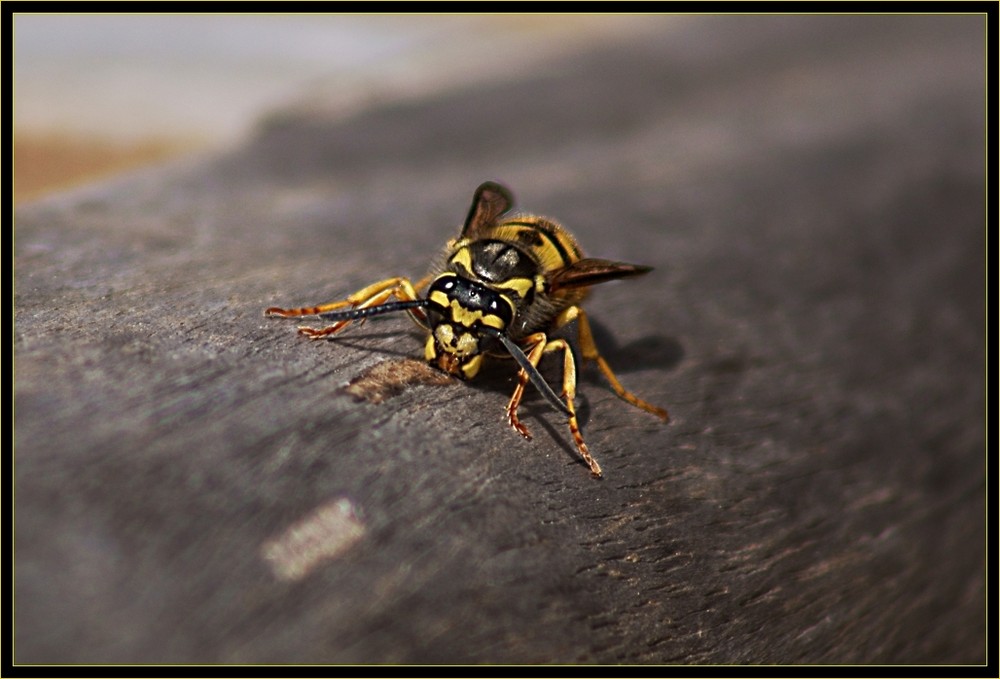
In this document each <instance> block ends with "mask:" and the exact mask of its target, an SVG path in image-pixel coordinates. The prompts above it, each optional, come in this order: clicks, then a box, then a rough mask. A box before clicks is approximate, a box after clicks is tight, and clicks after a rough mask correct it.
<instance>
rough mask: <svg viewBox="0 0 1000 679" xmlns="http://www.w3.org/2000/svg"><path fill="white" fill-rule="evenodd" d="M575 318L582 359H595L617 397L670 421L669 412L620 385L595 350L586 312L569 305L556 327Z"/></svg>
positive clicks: (606, 363)
mask: <svg viewBox="0 0 1000 679" xmlns="http://www.w3.org/2000/svg"><path fill="white" fill-rule="evenodd" d="M574 319H576V327H577V337H578V338H579V342H580V352H581V353H582V354H583V360H584V361H596V362H597V367H598V368H599V369H600V370H601V373H602V374H603V375H604V377H605V379H607V381H608V383H609V384H611V388H612V389H614V392H615V393H616V394H618V397H619V398H621V399H622V400H623V401H625V402H627V403H631V404H632V405H634V406H635V407H636V408H641V409H642V410H645V411H646V412H647V413H652V414H653V415H656V416H657V417H658V418H660V419H661V420H663V421H664V422H669V421H670V414H669V413H668V412H667V411H666V410H664V409H663V408H658V407H656V406H654V405H653V404H652V403H648V402H646V401H644V400H642V399H641V398H639V397H638V396H636V395H635V394H633V393H632V392H630V391H628V390H627V389H626V388H625V387H623V386H622V384H621V382H619V381H618V378H617V377H615V373H614V372H613V371H612V370H611V366H610V365H608V362H607V361H605V360H604V357H603V356H601V354H600V352H599V351H598V350H597V344H595V343H594V334H593V333H592V332H591V330H590V321H589V320H587V314H585V313H584V312H583V309H581V308H580V307H578V306H571V307H569V308H567V309H566V310H565V311H563V312H562V313H561V314H560V315H559V318H558V319H556V327H561V326H563V325H565V324H567V323H569V322H570V321H572V320H574Z"/></svg>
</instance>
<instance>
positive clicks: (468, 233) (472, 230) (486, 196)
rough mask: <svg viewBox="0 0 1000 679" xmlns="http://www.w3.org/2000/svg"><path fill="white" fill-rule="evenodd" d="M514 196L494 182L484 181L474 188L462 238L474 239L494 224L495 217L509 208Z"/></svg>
mask: <svg viewBox="0 0 1000 679" xmlns="http://www.w3.org/2000/svg"><path fill="white" fill-rule="evenodd" d="M513 205H514V196H512V195H511V193H510V190H509V189H507V187H505V186H501V185H500V184H497V183H496V182H484V183H482V184H480V185H479V188H478V189H476V194H475V196H473V198H472V207H471V208H469V216H468V217H466V218H465V226H463V227H462V238H469V239H476V238H479V237H481V236H482V235H483V234H484V233H485V232H486V231H487V230H488V229H490V228H491V227H492V226H494V225H495V224H496V221H497V217H499V216H500V215H502V214H503V213H505V212H507V211H508V210H510V208H511V207H513Z"/></svg>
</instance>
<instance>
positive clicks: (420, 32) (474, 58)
mask: <svg viewBox="0 0 1000 679" xmlns="http://www.w3.org/2000/svg"><path fill="white" fill-rule="evenodd" d="M677 20H678V17H676V16H670V15H654V16H640V15H590V14H572V15H516V14H510V15H505V14H501V15H486V14H471V15H397V16H369V15H359V14H350V15H337V14H316V15H306V14H292V15H183V14H178V15H156V14H137V15H129V14H88V15H82V14H81V15H75V14H63V15H59V14H15V15H14V40H15V44H14V64H15V67H14V75H15V77H14V138H15V148H14V154H15V155H14V187H15V194H14V196H15V202H19V201H24V200H31V199H34V198H37V197H40V196H42V195H44V194H45V193H46V192H50V191H53V190H60V189H63V188H67V187H70V186H73V185H74V184H79V183H83V182H89V181H93V180H95V179H98V178H103V177H106V176H108V175H110V174H114V173H117V172H121V171H125V170H129V169H134V168H137V167H141V166H142V165H147V164H153V163H158V162H162V161H163V160H165V159H167V158H171V157H176V156H178V155H182V154H186V153H190V152H192V151H199V150H211V149H218V148H224V147H226V146H230V145H233V144H236V143H239V141H241V140H242V139H244V138H245V137H246V135H247V134H249V133H250V132H251V131H252V129H253V126H254V124H255V122H256V121H258V120H260V119H261V118H262V117H263V116H265V115H266V114H269V113H273V112H275V111H281V110H287V109H293V110H297V111H308V112H309V114H310V115H317V116H322V117H337V116H346V115H351V114H353V113H356V112H358V111H360V110H363V109H364V108H365V107H366V106H371V105H373V104H376V103H383V102H385V101H393V100H400V99H406V98H412V97H422V96H427V95H428V94H430V93H433V92H435V91H441V90H444V89H448V88H452V87H457V86H462V85H467V84H473V83H475V82H477V81H482V80H485V79H489V80H502V79H508V78H511V79H512V78H518V77H522V76H523V75H525V74H526V73H530V72H531V69H532V68H533V67H534V66H535V65H536V64H538V63H539V62H540V61H541V60H543V59H545V58H547V57H552V56H557V55H560V54H572V53H573V52H574V51H581V50H583V49H586V48H589V47H592V46H593V45H594V44H595V43H600V42H602V41H616V40H622V39H626V38H627V37H628V36H629V35H634V34H636V33H637V32H644V31H652V30H657V31H663V30H664V29H665V28H666V27H672V26H674V25H675V24H676V22H677Z"/></svg>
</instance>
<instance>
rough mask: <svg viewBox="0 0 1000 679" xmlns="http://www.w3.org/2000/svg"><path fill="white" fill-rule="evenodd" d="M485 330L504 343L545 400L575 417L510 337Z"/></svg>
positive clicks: (491, 330)
mask: <svg viewBox="0 0 1000 679" xmlns="http://www.w3.org/2000/svg"><path fill="white" fill-rule="evenodd" d="M483 330H485V331H486V332H487V334H489V335H492V336H493V337H496V338H497V339H498V340H500V341H501V342H502V343H503V345H504V347H505V348H506V349H507V351H508V352H510V355H511V356H513V357H514V360H515V361H517V364H518V365H519V366H521V369H522V370H524V372H525V373H526V374H527V375H528V379H529V380H531V383H532V384H533V385H535V389H538V391H539V392H541V394H542V396H544V397H545V400H546V401H548V402H549V405H551V406H552V407H553V408H555V409H556V410H558V411H559V412H560V413H562V414H563V415H565V416H566V417H572V416H573V413H572V412H571V411H570V409H569V407H568V406H567V405H566V404H565V403H563V401H562V399H560V398H559V396H558V395H556V392H555V391H553V389H552V387H550V386H549V383H548V382H546V381H545V378H544V377H542V374H541V373H540V372H538V368H536V367H535V366H533V365H531V361H529V360H528V357H527V356H525V355H524V352H523V351H522V350H521V347H519V346H517V345H516V344H515V343H514V342H512V341H511V339H510V338H509V337H507V335H506V334H505V333H502V332H500V331H499V330H495V329H493V328H483Z"/></svg>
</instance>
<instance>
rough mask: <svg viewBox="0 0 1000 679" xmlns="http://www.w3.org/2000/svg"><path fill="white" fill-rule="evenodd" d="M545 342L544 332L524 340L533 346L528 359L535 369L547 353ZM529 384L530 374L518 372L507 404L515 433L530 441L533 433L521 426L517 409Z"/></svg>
mask: <svg viewBox="0 0 1000 679" xmlns="http://www.w3.org/2000/svg"><path fill="white" fill-rule="evenodd" d="M545 340H546V337H545V333H544V332H536V333H535V334H533V335H529V336H528V337H526V338H525V339H524V341H525V343H531V345H532V346H531V349H530V350H529V351H528V352H527V357H528V361H529V362H530V363H531V365H533V366H535V367H537V366H538V361H540V360H541V358H542V353H543V352H544V351H545ZM527 384H528V373H526V372H525V371H524V370H520V371H518V380H517V386H516V387H514V393H513V394H511V397H510V401H508V402H507V422H508V423H509V424H510V426H511V427H513V428H514V431H516V432H517V433H518V434H520V435H521V436H523V437H524V438H526V439H528V440H529V441H530V440H531V432H529V431H528V428H527V427H525V426H524V425H523V424H521V420H520V419H518V417H517V407H518V406H519V405H521V399H522V398H523V397H524V388H525V386H527Z"/></svg>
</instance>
